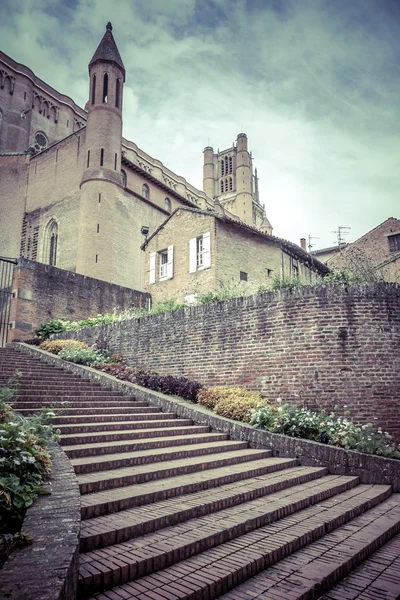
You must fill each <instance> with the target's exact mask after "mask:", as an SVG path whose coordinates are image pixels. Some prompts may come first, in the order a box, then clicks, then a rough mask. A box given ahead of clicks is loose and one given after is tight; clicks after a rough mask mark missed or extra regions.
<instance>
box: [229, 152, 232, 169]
mask: <svg viewBox="0 0 400 600" xmlns="http://www.w3.org/2000/svg"><path fill="white" fill-rule="evenodd" d="M229 173H232V156H230V157H229Z"/></svg>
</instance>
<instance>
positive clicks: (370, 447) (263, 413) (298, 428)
mask: <svg viewBox="0 0 400 600" xmlns="http://www.w3.org/2000/svg"><path fill="white" fill-rule="evenodd" d="M347 414H348V413H347ZM250 425H253V427H257V428H259V429H265V430H267V431H271V432H272V433H281V434H285V435H289V436H292V437H298V438H303V439H308V440H313V441H317V442H322V443H325V444H330V445H334V446H339V447H341V448H345V449H346V450H356V451H358V452H364V453H367V454H377V455H378V456H385V457H389V458H400V451H399V449H398V448H397V447H396V446H395V445H394V444H392V443H391V436H390V435H389V434H388V433H386V432H383V431H382V430H381V429H380V428H379V429H377V430H375V429H374V428H373V426H372V424H371V423H368V424H366V425H363V426H361V427H358V426H356V425H354V423H352V422H351V421H350V420H349V419H348V418H347V417H346V415H345V416H338V415H336V413H335V412H334V411H333V412H331V413H329V414H328V413H326V412H325V411H320V412H316V411H312V410H309V409H306V408H298V407H295V406H289V405H287V404H284V405H282V406H264V407H261V408H259V409H257V410H255V411H253V412H252V415H251V418H250Z"/></svg>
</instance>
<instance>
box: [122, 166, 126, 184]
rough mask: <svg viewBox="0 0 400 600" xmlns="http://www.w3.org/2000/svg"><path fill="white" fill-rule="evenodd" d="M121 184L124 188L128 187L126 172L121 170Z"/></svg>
mask: <svg viewBox="0 0 400 600" xmlns="http://www.w3.org/2000/svg"><path fill="white" fill-rule="evenodd" d="M121 183H122V185H123V186H124V187H126V173H125V171H124V170H121Z"/></svg>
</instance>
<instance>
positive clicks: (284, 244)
mask: <svg viewBox="0 0 400 600" xmlns="http://www.w3.org/2000/svg"><path fill="white" fill-rule="evenodd" d="M179 210H183V211H187V212H193V213H196V214H200V215H206V216H208V217H214V218H215V219H218V220H219V221H223V222H224V223H228V224H229V225H233V226H234V227H237V228H239V229H245V230H247V231H250V232H251V233H254V234H255V235H257V236H260V237H261V238H263V239H265V241H270V242H275V243H277V244H279V245H280V246H281V248H283V249H284V250H286V251H288V252H291V253H292V254H294V255H295V256H297V257H298V258H300V259H301V260H303V261H305V262H307V263H310V264H311V263H312V264H313V266H314V267H315V268H316V269H317V270H318V271H319V272H322V273H329V272H330V269H329V267H327V266H326V265H325V264H324V263H322V262H320V261H319V260H318V259H317V258H314V257H313V256H312V255H311V254H309V253H308V252H306V251H305V250H303V249H302V248H300V246H297V244H294V243H293V242H289V241H288V240H285V239H283V238H279V237H276V236H275V235H269V234H268V233H263V232H262V231H260V230H259V229H256V228H255V227H252V226H251V225H247V223H244V222H243V221H240V220H236V219H231V218H230V217H228V216H226V215H221V214H218V213H216V212H214V211H212V210H201V209H200V208H188V207H183V206H180V207H178V208H177V209H175V210H174V212H173V213H172V214H171V215H170V216H169V217H168V219H166V220H165V221H164V222H163V223H162V224H161V225H160V226H159V227H158V228H157V229H156V230H155V232H154V233H153V234H152V235H151V236H150V237H149V238H148V239H147V240H146V241H145V242H144V244H142V246H141V248H142V250H144V249H145V247H146V246H147V244H148V243H149V242H150V240H151V239H152V238H153V237H154V236H155V235H157V233H158V232H159V231H160V230H161V229H163V227H164V226H165V224H166V223H167V222H168V221H169V220H170V219H172V217H173V216H174V215H175V214H176V213H177V212H178V211H179Z"/></svg>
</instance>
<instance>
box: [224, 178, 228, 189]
mask: <svg viewBox="0 0 400 600" xmlns="http://www.w3.org/2000/svg"><path fill="white" fill-rule="evenodd" d="M225 191H226V192H227V191H228V180H227V179H225Z"/></svg>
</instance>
